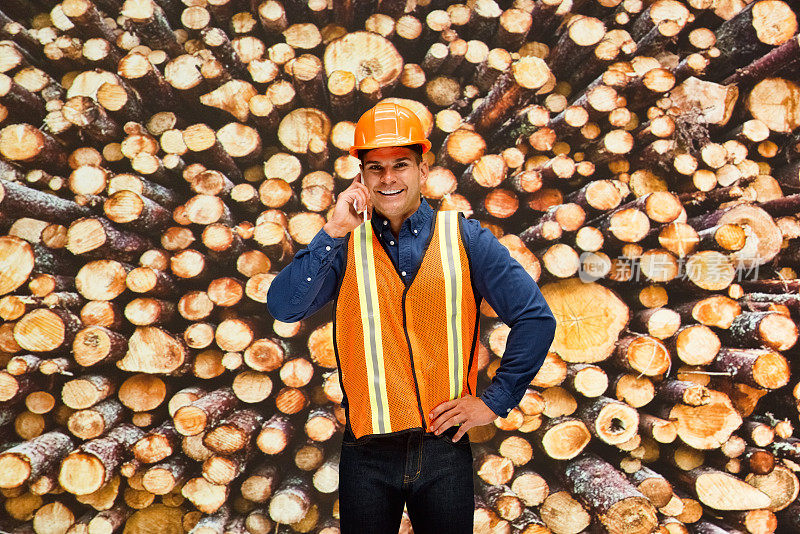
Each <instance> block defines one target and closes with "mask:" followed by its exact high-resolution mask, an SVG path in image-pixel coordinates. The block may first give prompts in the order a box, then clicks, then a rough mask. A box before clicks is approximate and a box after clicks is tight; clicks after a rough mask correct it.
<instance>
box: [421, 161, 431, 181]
mask: <svg viewBox="0 0 800 534" xmlns="http://www.w3.org/2000/svg"><path fill="white" fill-rule="evenodd" d="M428 171H429V169H428V163H427V162H426V161H425V160H423V161H422V162H420V164H419V183H420V184H424V183H425V181H426V180H427V179H428Z"/></svg>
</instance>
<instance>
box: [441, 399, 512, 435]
mask: <svg viewBox="0 0 800 534" xmlns="http://www.w3.org/2000/svg"><path fill="white" fill-rule="evenodd" d="M429 415H430V419H431V431H433V432H435V433H436V435H439V434H441V433H442V432H444V431H445V430H446V429H448V428H450V427H451V426H453V425H457V424H459V423H460V424H461V428H459V429H458V432H456V435H455V436H453V442H456V441H458V440H460V439H461V436H463V435H464V434H465V433H466V432H467V430H469V429H470V428H472V427H474V426H481V425H486V424H489V423H491V422H492V421H494V420H495V419H496V418H497V414H496V413H494V412H493V411H492V409H491V408H489V407H488V406H486V403H485V402H483V401H482V400H481V399H479V398H478V397H473V396H472V395H465V396H463V397H461V398H459V399H454V400H449V401H445V402H443V403H441V404H439V405H438V406H437V407H436V408H434V409H433V411H431V413H430V414H429Z"/></svg>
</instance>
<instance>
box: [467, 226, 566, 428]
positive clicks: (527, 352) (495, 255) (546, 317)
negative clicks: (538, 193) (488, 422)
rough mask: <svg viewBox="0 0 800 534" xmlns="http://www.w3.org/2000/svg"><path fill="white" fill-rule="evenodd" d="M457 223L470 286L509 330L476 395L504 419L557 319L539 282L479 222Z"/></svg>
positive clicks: (518, 398) (538, 362) (547, 346)
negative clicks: (495, 363) (465, 250)
mask: <svg viewBox="0 0 800 534" xmlns="http://www.w3.org/2000/svg"><path fill="white" fill-rule="evenodd" d="M462 223H463V224H464V230H465V235H466V238H467V243H468V247H469V255H470V261H471V273H472V280H473V283H474V285H475V289H476V290H477V291H478V293H479V294H480V295H481V297H483V298H484V299H486V301H487V302H488V303H489V305H490V306H491V307H492V309H494V311H495V312H497V315H498V317H499V318H500V319H501V320H502V321H503V322H504V323H506V324H507V325H508V326H509V327H510V328H511V331H510V332H509V334H508V340H507V342H506V349H505V352H504V354H503V356H502V358H501V360H500V367H499V368H498V369H497V372H496V373H495V376H494V379H493V380H492V382H491V384H490V385H489V386H488V387H487V388H486V389H485V390H484V392H483V393H482V394H481V396H480V398H481V399H482V400H483V402H484V403H486V405H487V406H488V407H489V408H490V409H491V410H492V411H493V412H494V413H496V414H497V415H499V416H500V417H505V416H506V415H507V414H508V412H510V411H511V409H512V408H514V407H516V406H517V405H518V404H519V403H520V401H521V400H522V397H523V396H524V395H525V391H526V390H527V387H528V385H529V384H530V382H531V380H533V378H534V376H536V373H537V372H538V371H539V369H540V368H541V367H542V364H543V363H544V359H545V357H546V356H547V351H548V350H549V349H550V345H551V344H552V343H553V337H554V336H555V330H556V320H555V317H554V316H553V312H552V311H551V310H550V307H549V306H548V305H547V301H545V299H544V296H543V295H542V292H541V291H540V290H539V286H538V285H537V284H536V282H535V281H534V280H533V278H531V276H530V275H529V274H528V273H527V271H525V269H524V268H523V267H522V265H520V263H519V262H518V261H517V260H515V259H514V258H512V257H511V254H509V252H508V249H507V248H506V247H504V246H503V245H502V244H501V243H500V242H499V241H498V240H497V238H495V237H494V235H493V234H492V233H491V232H490V231H489V230H487V229H485V228H482V227H481V226H480V223H478V221H475V220H467V219H463V220H462Z"/></svg>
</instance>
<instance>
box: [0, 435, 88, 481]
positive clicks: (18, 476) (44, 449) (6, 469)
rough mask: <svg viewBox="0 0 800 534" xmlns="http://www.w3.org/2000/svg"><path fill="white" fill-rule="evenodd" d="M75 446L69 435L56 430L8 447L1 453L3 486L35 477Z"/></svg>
mask: <svg viewBox="0 0 800 534" xmlns="http://www.w3.org/2000/svg"><path fill="white" fill-rule="evenodd" d="M73 446H74V443H73V441H72V439H71V438H70V437H69V436H67V435H66V434H64V433H62V432H59V431H53V432H47V433H45V434H42V435H40V436H38V437H36V438H33V439H32V440H30V441H26V442H23V443H21V444H19V445H16V446H14V447H11V448H8V449H6V450H5V451H3V452H2V453H0V466H2V468H3V469H2V473H3V474H2V476H0V487H2V488H16V487H19V486H21V485H22V484H24V483H25V482H26V481H28V480H34V479H36V478H37V477H39V476H41V475H42V474H44V473H46V472H48V471H49V470H50V468H52V467H54V466H56V465H57V464H58V463H60V462H61V460H63V459H64V457H66V455H67V454H68V453H69V452H70V450H71V449H72V448H73Z"/></svg>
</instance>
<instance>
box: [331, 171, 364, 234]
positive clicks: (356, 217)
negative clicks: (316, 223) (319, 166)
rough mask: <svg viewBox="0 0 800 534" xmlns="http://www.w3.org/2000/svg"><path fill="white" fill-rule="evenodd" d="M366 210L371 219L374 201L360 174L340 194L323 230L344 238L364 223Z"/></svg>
mask: <svg viewBox="0 0 800 534" xmlns="http://www.w3.org/2000/svg"><path fill="white" fill-rule="evenodd" d="M365 210H366V212H367V214H368V216H369V218H371V217H372V199H370V196H369V189H367V186H366V185H364V182H363V179H362V178H361V174H358V175H357V176H356V177H355V178H354V179H353V183H351V184H350V187H348V188H347V189H345V190H344V191H342V192H341V193H340V194H339V198H337V199H336V205H335V206H334V207H333V212H331V217H330V219H329V220H328V222H327V223H325V226H323V228H324V229H325V232H326V233H327V234H328V235H329V236H331V237H344V236H345V235H347V233H348V232H352V231H353V230H354V229H355V228H357V227H358V225H360V224H361V223H362V222H364V221H363V220H362V214H363V213H364V211H365Z"/></svg>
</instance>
